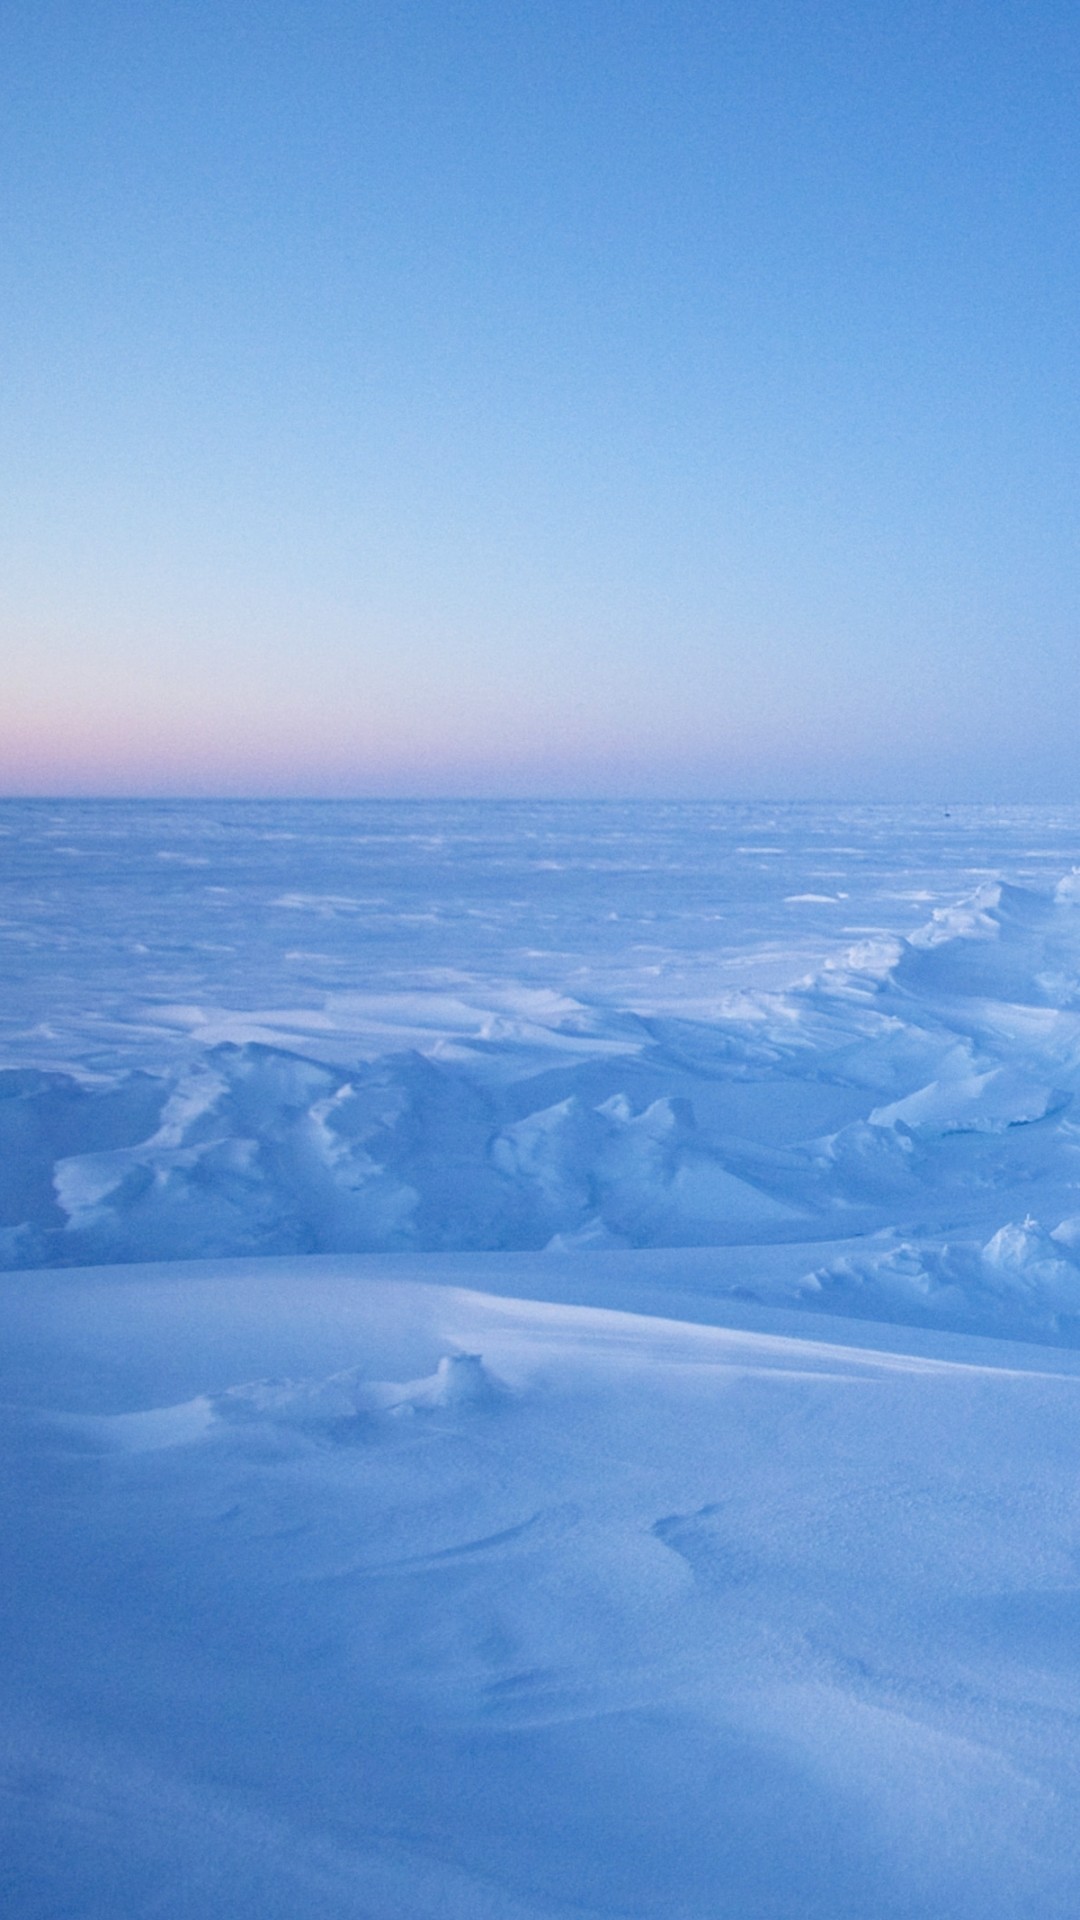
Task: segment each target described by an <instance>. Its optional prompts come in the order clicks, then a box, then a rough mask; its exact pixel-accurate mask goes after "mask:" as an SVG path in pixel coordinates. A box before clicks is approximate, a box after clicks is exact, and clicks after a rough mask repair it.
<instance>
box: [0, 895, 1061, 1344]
mask: <svg viewBox="0 0 1080 1920" xmlns="http://www.w3.org/2000/svg"><path fill="white" fill-rule="evenodd" d="M266 1024H267V1020H266V1018H265V1017H264V1016H258V1015H251V1014H247V1015H242V1016H230V1015H225V1014H217V1015H211V1014H209V1013H207V1012H205V1011H204V1013H203V1015H202V1017H201V1018H200V1019H199V1020H198V1021H196V1020H194V1018H192V1019H191V1021H190V1027H189V1031H190V1035H191V1038H190V1041H189V1044H188V1047H187V1049H186V1051H185V1054H184V1056H183V1061H182V1064H180V1065H179V1066H178V1067H177V1068H176V1069H175V1070H173V1071H171V1072H168V1073H157V1074H152V1073H146V1072H144V1071H142V1070H140V1069H134V1070H132V1071H130V1072H127V1073H120V1074H113V1075H112V1076H110V1077H108V1078H107V1079H106V1078H102V1079H98V1080H96V1081H95V1080H91V1079H89V1078H88V1077H87V1076H85V1075H83V1076H81V1077H76V1076H73V1075H71V1074H59V1073H56V1072H50V1071H49V1070H47V1069H37V1070H28V1069H14V1070H10V1071H9V1072H8V1073H6V1074H4V1075H3V1076H0V1091H2V1093H3V1095H4V1096H5V1097H4V1098H3V1099H2V1100H0V1128H2V1130H3V1135H4V1139H5V1146H6V1151H5V1155H4V1160H3V1168H4V1172H3V1248H4V1253H5V1257H6V1260H7V1263H8V1265H9V1266H11V1267H20V1266H34V1265H63V1264H87V1263H94V1262H109V1261H117V1260H119V1261H125V1260H144V1259H148V1258H156V1259H163V1258H184V1257H209V1256H220V1255H236V1254H245V1253H300V1252H345V1251H358V1252H373V1251H394V1250H396V1251H438V1250H441V1251H453V1250H468V1249H505V1250H527V1249H540V1248H544V1247H551V1248H552V1249H555V1250H561V1251H563V1252H571V1251H572V1250H574V1249H575V1248H583V1249H584V1248H592V1249H594V1250H596V1249H602V1248H610V1249H618V1248H634V1247H638V1248H646V1247H664V1246H669V1247H677V1246H685V1247H691V1246H714V1247H717V1248H724V1247H729V1248H730V1247H734V1246H743V1247H745V1246H759V1247H760V1248H761V1249H762V1256H761V1263H760V1265H761V1271H760V1274H759V1276H758V1278H757V1280H756V1281H755V1282H753V1283H752V1284H751V1288H750V1290H751V1291H752V1292H756V1293H757V1294H758V1295H759V1297H763V1298H767V1297H769V1294H770V1285H771V1282H770V1257H771V1256H770V1251H769V1250H770V1249H773V1248H775V1246H776V1245H777V1244H782V1245H786V1246H792V1245H795V1244H799V1243H801V1244H804V1245H805V1246H806V1248H807V1253H806V1262H805V1274H804V1282H803V1284H802V1288H801V1292H800V1295H799V1297H800V1298H801V1299H802V1300H803V1301H804V1303H805V1304H806V1305H808V1306H814V1305H821V1306H824V1307H830V1306H832V1307H836V1306H837V1305H839V1306H841V1307H842V1309H843V1311H845V1312H851V1311H856V1312H867V1313H873V1314H876V1315H878V1316H884V1317H889V1318H891V1317H899V1318H901V1319H904V1320H911V1319H913V1318H914V1319H916V1320H922V1321H926V1322H928V1323H935V1322H937V1323H943V1324H948V1325H953V1326H963V1325H971V1326H975V1325H977V1324H985V1325H986V1326H987V1327H988V1328H990V1327H992V1328H994V1329H995V1330H997V1331H1012V1332H1020V1331H1022V1330H1023V1327H1024V1326H1025V1325H1026V1324H1030V1325H1031V1327H1032V1328H1033V1330H1035V1331H1037V1332H1038V1334H1039V1335H1040V1337H1047V1336H1049V1337H1053V1338H1064V1339H1069V1340H1071V1339H1072V1338H1074V1336H1075V1335H1076V1333H1077V1331H1078V1330H1080V1321H1078V1318H1077V1316H1078V1313H1080V1261H1078V1241H1080V1234H1077V1232H1076V1231H1074V1228H1075V1223H1076V1221H1077V1219H1080V1124H1078V1117H1077V1109H1076V1106H1075V1095H1076V1092H1077V1088H1078V1086H1080V881H1078V879H1077V876H1076V875H1071V876H1068V877H1066V878H1065V879H1064V880H1062V881H1061V882H1060V883H1059V884H1058V885H1057V887H1056V889H1055V890H1054V891H1050V890H1046V891H1043V892H1037V891H1035V890H1032V889H1023V888H1020V887H1017V886H1010V885H1005V884H1003V883H988V884H986V885H984V886H983V887H982V888H981V889H980V890H979V891H978V892H977V893H976V894H975V895H974V896H973V897H972V898H971V899H970V900H968V901H967V902H965V903H963V904H961V905H959V906H957V907H952V908H947V909H941V910H939V911H938V912H936V913H935V915H934V917H933V918H932V920H931V921H930V922H929V923H928V924H927V925H926V926H924V927H923V928H922V929H920V930H916V931H915V932H913V933H912V935H911V936H910V937H907V938H903V937H881V938H878V939H876V940H872V941H868V942H863V943H862V944H860V945H858V946H856V947H854V948H851V949H847V950H845V951H843V952H841V953H839V954H838V955H837V956H836V957H835V959H833V960H832V961H831V962H829V963H828V964H826V966H825V967H823V968H822V969H821V970H820V971H818V972H817V973H815V974H813V975H811V976H809V977H808V978H807V979H805V980H804V981H803V982H801V983H798V984H796V985H795V986H793V987H792V988H790V989H788V990H787V991H784V992H775V991H773V992H757V993H753V992H750V991H748V990H746V989H744V990H743V991H741V992H740V993H739V994H738V995H737V996H733V995H728V996H727V997H726V998H721V999H720V1000H719V1002H718V1004H717V1006H716V1008H715V1009H714V1011H713V1013H712V1016H711V1018H709V1019H708V1020H705V1019H703V1018H701V1017H700V1016H699V1017H695V1018H693V1019H690V1018H685V1017H679V1016H678V1015H676V1014H674V1013H671V1012H669V1013H667V1014H664V1015H659V1014H653V1015H647V1014H644V1013H641V1012H633V1011H630V1010H625V1009H624V1010H619V1009H617V1008H615V1009H613V1008H611V1007H608V1006H603V1005H597V1004H589V1003H587V1002H585V1001H581V1000H577V1001H575V1000H573V999H572V998H570V997H569V996H568V995H567V994H565V993H559V994H555V993H548V994H543V993H541V992H539V991H538V990H532V989H530V990H528V991H525V990H522V991H521V992H520V993H519V994H518V995H517V996H515V995H513V994H512V993H511V992H510V991H509V990H504V991H503V992H502V993H501V994H500V995H498V996H495V997H493V998H492V999H491V1000H490V1001H489V1002H488V1003H485V1002H484V1001H483V999H482V998H481V997H480V996H479V995H476V994H474V995H473V997H472V999H471V1000H469V1001H466V1000H465V999H463V998H462V997H460V996H453V995H448V994H446V993H445V992H442V993H434V992H428V993H419V992H418V993H414V994H412V995H411V996H408V995H401V994H399V995H397V996H396V997H393V998H391V997H388V996H385V995H379V996H373V997H372V999H371V1000H370V1002H368V1003H365V1001H364V997H363V996H362V995H359V994H357V995H354V996H353V997H352V999H351V1001H350V1005H349V1027H348V1032H347V1033H342V1034H340V1035H339V1034H337V1033H336V1032H335V1030H334V1027H333V1024H332V1022H331V1020H330V1018H329V1016H327V1017H326V1019H325V1020H324V1023H323V1025H322V1027H321V1028H320V1030H319V1033H318V1047H317V1049H314V1050H309V1049H308V1048H307V1047H305V1045H304V1042H303V1040H302V1039H301V1038H300V1037H299V1036H295V1035H294V1036H290V1038H291V1044H290V1045H289V1046H288V1047H286V1046H283V1045H269V1044H267V1043H266V1042H265V1041H264V1040H261V1039H253V1038H246V1039H243V1038H241V1039H236V1038H232V1037H230V1035H231V1034H232V1033H233V1032H234V1031H235V1030H236V1029H246V1028H251V1027H253V1026H254V1027H260V1026H265V1025H266ZM405 1034H407V1036H408V1038H409V1040H410V1042H411V1044H409V1045H408V1046H407V1047H405V1046H403V1045H401V1044H400V1042H401V1037H402V1036H403V1035H405ZM335 1056H336V1057H335ZM1024 1223H1027V1224H1026V1225H1025V1224H1024ZM1003 1232H1004V1234H1005V1240H1003V1239H1002V1234H1003ZM1009 1234H1012V1236H1013V1238H1012V1239H1011V1240H1009V1238H1008V1236H1009ZM821 1242H830V1243H834V1242H850V1243H853V1244H852V1245H851V1247H850V1250H845V1251H844V1252H842V1253H841V1254H840V1255H839V1256H838V1257H834V1258H832V1259H831V1260H828V1261H825V1262H822V1261H820V1260H819V1259H817V1258H816V1257H815V1252H814V1249H815V1246H816V1245H818V1244H819V1243H821ZM1006 1244H1008V1246H1009V1247H1010V1249H1011V1251H1010V1252H1009V1253H1008V1255H1007V1257H1006V1255H1005V1254H1003V1253H1002V1251H1001V1248H1002V1247H1003V1246H1004V1245H1006ZM1047 1247H1049V1248H1050V1249H1051V1251H1050V1252H1049V1253H1047V1252H1046V1248H1047ZM1032 1249H1035V1251H1032ZM717 1272H718V1277H717V1285H719V1286H720V1287H723V1285H724V1267H723V1264H722V1263H718V1270H717ZM738 1284H739V1287H740V1289H741V1290H742V1291H745V1290H746V1285H747V1283H746V1279H745V1276H744V1275H740V1279H739V1282H738Z"/></svg>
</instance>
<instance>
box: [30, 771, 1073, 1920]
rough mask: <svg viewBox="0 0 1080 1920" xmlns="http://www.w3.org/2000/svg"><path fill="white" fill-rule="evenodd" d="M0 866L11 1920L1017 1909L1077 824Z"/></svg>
mask: <svg viewBox="0 0 1080 1920" xmlns="http://www.w3.org/2000/svg"><path fill="white" fill-rule="evenodd" d="M0 850H2V855H3V867H2V875H3V901H2V913H3V919H2V923H0V939H2V941H3V949H4V953H5V956H6V963H5V970H6V973H7V976H8V978H9V980H10V992H9V993H8V996H7V998H6V1000H5V1004H4V1008H3V1017H2V1020H0V1096H2V1097H0V1265H4V1266H6V1267H7V1268H8V1269H9V1270H8V1271H7V1272H6V1273H5V1274H4V1275H3V1279H2V1284H0V1425H2V1428H3V1434H4V1449H3V1463H4V1477H3V1483H2V1490H0V1491H2V1501H3V1514H2V1516H0V1542H2V1547H0V1552H2V1554H3V1557H4V1562H5V1566H4V1577H3V1579H2V1581H0V1592H2V1596H3V1598H2V1601H0V1604H2V1607H3V1616H2V1618H3V1625H2V1628H0V1632H2V1644H3V1646H4V1649H5V1654H6V1658H5V1661H4V1662H3V1663H2V1665H0V1696H2V1699H3V1720H4V1725H5V1729H6V1743H7V1744H6V1748H5V1753H4V1760H3V1766H2V1770H0V1817H2V1819H3V1823H4V1836H3V1844H2V1846H0V1859H2V1861H3V1865H2V1866H0V1884H2V1885H3V1887H4V1891H5V1896H6V1900H7V1907H8V1909H9V1910H10V1911H11V1912H12V1913H13V1914H15V1915H17V1916H18V1920H52V1916H55V1915H57V1914H58V1913H64V1914H65V1915H69V1916H71V1920H106V1916H108V1920H114V1916H116V1915H118V1914H122V1915H128V1914H132V1915H134V1914H140V1915H141V1914H143V1913H146V1914H154V1915H156V1916H160V1917H161V1920H203V1916H204V1915H205V1914H207V1913H208V1912H212V1911H226V1912H228V1913H229V1914H230V1915H235V1916H236V1917H237V1920H267V1917H270V1916H279V1917H280V1920H297V1916H300V1915H302V1916H304V1920H309V1916H310V1920H445V1917H446V1916H449V1920H556V1917H560V1920H571V1917H573V1920H590V1917H591V1920H615V1916H620V1917H621V1920H660V1917H661V1916H663V1917H664V1920H810V1916H819V1917H820V1920H926V1916H931V1917H932V1920H937V1916H939V1915H940V1916H941V1917H942V1920H945V1917H946V1916H947V1917H948V1920H969V1917H970V1920H1015V1917H1016V1916H1018V1915H1020V1914H1023V1915H1024V1916H1025V1920H1028V1917H1029V1916H1030V1920H1074V1916H1075V1914H1076V1912H1077V1911H1078V1910H1080V1840H1078V1838H1077V1834H1076V1830H1075V1819H1074V1808H1075V1806H1076V1804H1077V1790H1078V1787H1080V1780H1078V1778H1077V1775H1078V1771H1080V1764H1078V1763H1080V1744H1078V1741H1077V1732H1078V1718H1077V1713H1078V1706H1080V1699H1078V1692H1080V1652H1078V1650H1080V1575H1078V1565H1080V1418H1078V1416H1080V1353H1077V1352H1074V1351H1073V1349H1076V1348H1080V1110H1078V1107H1077V1098H1076V1096H1077V1092H1078V1091H1080V879H1078V877H1077V875H1076V873H1075V871H1074V869H1075V867H1076V864H1077V861H1078V859H1080V810H1075V811H1073V812H1068V813H1059V814H1050V813H1049V812H1048V811H1046V810H1034V809H1032V810H1017V811H1013V812H994V811H990V810H970V811H968V812H965V813H962V814H959V815H956V816H954V817H951V818H947V817H946V816H945V815H944V814H942V813H941V812H940V811H937V810H935V811H930V810H912V811H909V812H907V813H903V812H899V811H895V810H885V809H877V810H875V809H853V810H852V809H849V810H842V809H820V808H782V809H763V808H733V807H728V808H707V807H697V808H694V807H682V808H667V809H662V808H646V807H636V808H625V809H622V808H612V807H591V808H558V807H546V808H543V807H540V808H525V807H516V808H498V807H495V808H484V807H473V808H469V807H460V808H442V809H440V808H434V807H419V806H418V807H412V808H393V807H384V808H380V807H359V808H348V807H345V808H323V807H317V806H313V807H281V808H275V807H251V808H247V807H219V808H210V807H184V806H177V807H171V808H170V807H142V808H124V807H73V806H46V805H40V806H14V805H10V806H6V807H2V808H0ZM236 1255H244V1256H250V1257H247V1258H244V1259H241V1260H237V1259H230V1258H229V1257H228V1256H236ZM274 1255H276V1256H284V1257H278V1258H273V1257H268V1256H274ZM155 1260H156V1261H161V1262H165V1263H166V1264H163V1265H159V1266H153V1265H150V1264H147V1263H148V1262H151V1261H155ZM108 1262H114V1263H119V1264H114V1265H111V1266H109V1265H106V1264H102V1263H108Z"/></svg>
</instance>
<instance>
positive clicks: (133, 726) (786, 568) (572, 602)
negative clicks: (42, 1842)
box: [0, 0, 1080, 800]
mask: <svg viewBox="0 0 1080 1920" xmlns="http://www.w3.org/2000/svg"><path fill="white" fill-rule="evenodd" d="M0 75H2V76H3V78H2V80H0V91H2V93H3V97H4V98H3V130H2V133H0V146H2V165H3V180H4V191H3V196H2V207H0V217H2V223H3V224H2V232H0V289H2V291H0V322H2V338H3V366H4V372H3V385H4V400H3V405H2V408H0V415H2V419H3V429H2V444H0V480H2V485H3V490H4V495H5V499H6V504H5V506H4V510H3V515H2V524H0V553H2V559H3V574H4V583H5V584H4V602H5V607H4V623H5V629H6V636H7V637H6V641H5V648H4V652H5V659H6V666H5V671H4V678H3V698H2V701H0V788H2V790H3V791H6V792H8V793H35V792H36V793H54V794H59V793H158V794H161V793H177V794H182V793H220V794H228V793H250V794H262V793H266V794H276V793H282V794H286V793H296V794H348V795H364V794H409V793H416V794H433V793H447V794H471V793H475V794H489V793H490V794H500V793H505V794H526V793H536V794H553V795H559V794H583V795H586V794H594V793H595V794H627V795H630V794H650V793H655V794H670V795H680V794H686V795H716V796H717V797H727V796H740V795H745V796H751V797H752V796H755V795H760V796H770V797H778V798H779V797H799V796H806V797H838V798H846V797H851V798H860V797H865V798H881V799H891V798H908V797H910V798H927V799H942V800H948V799H950V798H957V799H963V798H971V799H990V800H993V799H1002V800H1008V799H1050V800H1056V799H1068V798H1073V797H1076V795H1077V791H1078V784H1080V782H1078V772H1080V751H1078V741H1077V734H1078V716H1080V645H1078V639H1080V619H1078V616H1080V547H1078V537H1077V536H1078V526H1077V519H1078V515H1077V501H1078V490H1077V481H1078V472H1077V468H1078V464H1080V431H1078V429H1080V355H1078V346H1080V239H1078V234H1080V226H1078V218H1077V215H1078V201H1080V16H1078V15H1077V13H1076V10H1075V7H1074V6H1072V5H1060V6H1058V5H1050V4H1045V3H1044V0H1026V3H1025V4H993V3H992V0H982V3H981V4H964V3H963V0H961V3H959V4H950V0H935V3H934V4H933V5H922V4H910V0H906V3H905V4H904V5H903V6H902V7H901V6H899V5H896V6H893V5H884V4H877V3H876V0H861V3H860V4H857V5H856V4H851V5H840V4H820V5H811V4H793V3H790V0H755V4H753V5H748V4H747V0H739V4H737V5H729V4H727V0H694V3H691V0H663V4H660V0H655V3H653V0H519V4H514V0H439V4H434V3H433V0H349V3H346V0H302V4H301V3H300V0H296V3H294V0H247V3H246V4H243V5H240V4H236V3H235V0H153V4H147V0H129V3H128V4H118V3H117V0H82V3H81V4H74V3H69V4H56V3H53V0H8V4H7V6H6V7H5V8H4V10H3V13H2V15H0Z"/></svg>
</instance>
